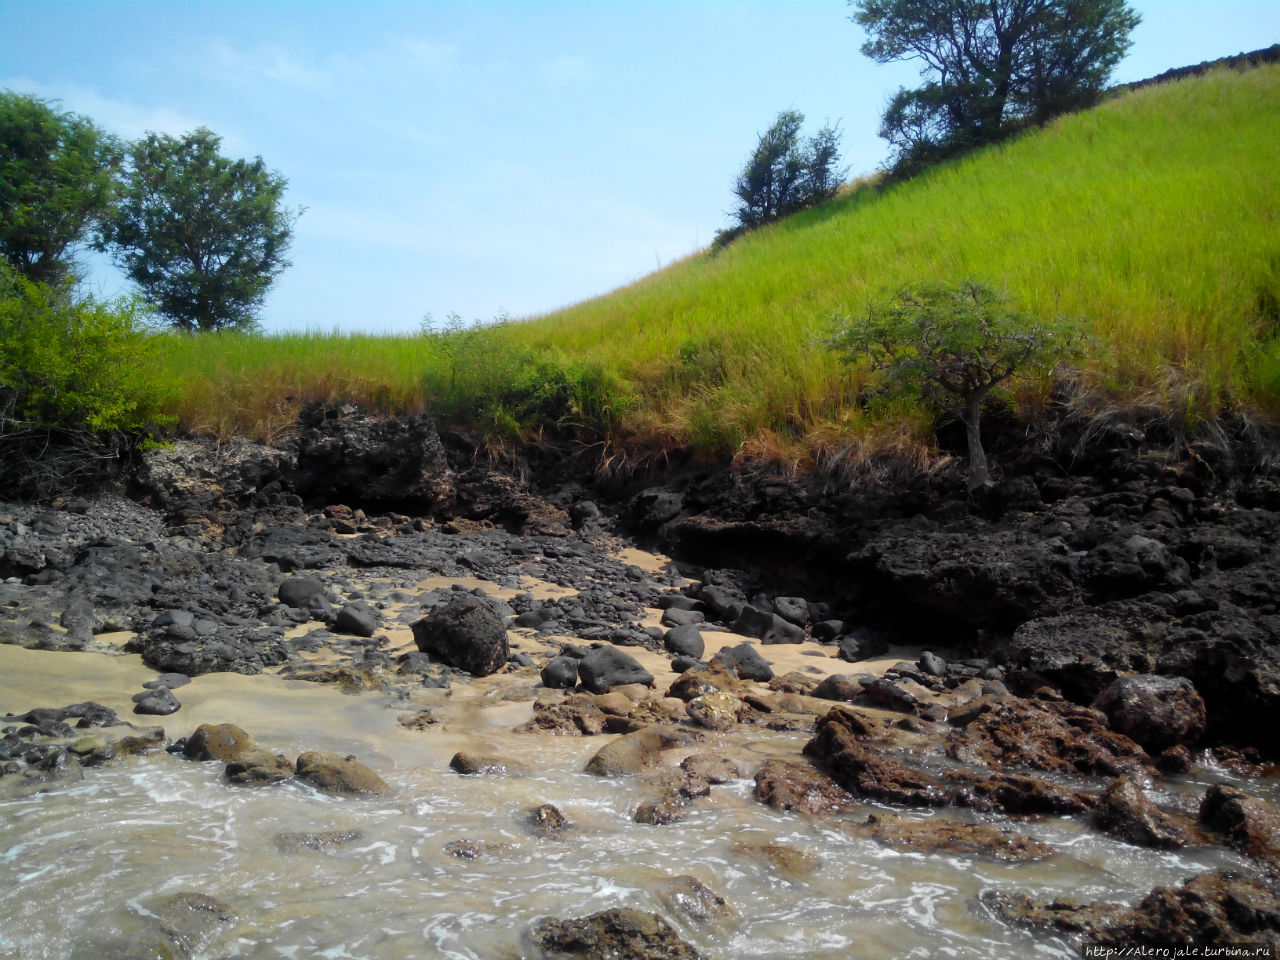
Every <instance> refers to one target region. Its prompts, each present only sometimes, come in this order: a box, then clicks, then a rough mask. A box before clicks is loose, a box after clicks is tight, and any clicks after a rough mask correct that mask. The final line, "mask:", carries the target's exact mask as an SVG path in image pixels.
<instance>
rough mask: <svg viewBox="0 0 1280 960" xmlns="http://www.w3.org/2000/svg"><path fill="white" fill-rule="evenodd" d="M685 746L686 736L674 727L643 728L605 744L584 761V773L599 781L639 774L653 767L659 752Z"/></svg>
mask: <svg viewBox="0 0 1280 960" xmlns="http://www.w3.org/2000/svg"><path fill="white" fill-rule="evenodd" d="M687 742H688V737H687V735H686V734H683V733H681V732H680V731H678V730H677V729H675V728H674V727H645V728H644V729H643V730H637V731H636V732H635V733H628V734H625V735H623V736H621V737H619V738H618V739H617V740H614V741H613V742H612V743H607V744H605V745H604V746H603V747H601V748H600V750H599V751H597V752H596V755H595V756H593V757H592V758H591V759H590V760H588V761H587V766H586V771H587V773H594V774H596V775H597V776H601V777H616V776H625V775H629V774H635V773H639V772H640V771H641V770H643V769H645V768H646V767H651V766H653V765H654V764H655V763H657V762H658V760H659V759H660V758H661V756H662V751H664V750H670V749H671V748H672V747H678V746H682V745H684V744H686V743H687Z"/></svg>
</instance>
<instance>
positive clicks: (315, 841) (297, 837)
mask: <svg viewBox="0 0 1280 960" xmlns="http://www.w3.org/2000/svg"><path fill="white" fill-rule="evenodd" d="M363 839H364V831H363V830H328V831H321V832H317V833H277V834H276V835H275V836H274V837H272V838H271V842H272V843H273V844H274V845H275V848H276V849H277V850H279V851H280V852H281V853H302V852H303V851H304V850H311V851H315V852H317V853H320V852H323V851H325V850H332V849H333V848H334V847H345V846H347V845H348V844H352V843H358V842H359V841H361V840H363Z"/></svg>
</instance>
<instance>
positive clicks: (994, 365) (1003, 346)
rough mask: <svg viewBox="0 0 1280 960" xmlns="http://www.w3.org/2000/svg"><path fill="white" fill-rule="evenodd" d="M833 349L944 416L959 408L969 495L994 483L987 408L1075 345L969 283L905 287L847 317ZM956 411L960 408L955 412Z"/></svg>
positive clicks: (1066, 334) (1065, 330)
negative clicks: (1005, 387)
mask: <svg viewBox="0 0 1280 960" xmlns="http://www.w3.org/2000/svg"><path fill="white" fill-rule="evenodd" d="M832 343H833V346H835V347H836V348H837V349H840V350H843V351H844V352H846V353H847V354H848V357H849V359H850V361H854V362H856V361H859V360H861V358H863V357H866V358H868V359H869V360H870V363H871V368H872V369H873V370H876V371H879V372H880V374H881V381H882V382H883V383H884V385H885V387H886V389H888V390H890V391H901V392H912V393H915V394H916V395H917V396H919V397H920V399H921V400H922V401H923V402H925V403H926V404H928V405H929V406H931V407H933V408H935V409H938V410H944V411H946V410H955V411H956V413H957V414H958V415H959V418H960V420H961V421H962V422H963V423H964V426H965V438H966V440H967V442H968V447H969V489H970V490H971V491H973V490H977V489H980V488H982V487H985V486H987V484H988V470H987V455H986V451H985V450H984V449H983V447H982V431H981V416H982V405H983V403H984V401H985V400H986V399H987V397H988V396H989V395H990V393H991V391H992V390H993V389H994V388H996V387H997V386H999V385H1000V384H1001V383H1003V382H1004V381H1006V380H1008V379H1009V378H1010V377H1013V376H1015V375H1017V374H1019V373H1023V374H1025V373H1026V372H1027V371H1038V370H1043V369H1044V368H1045V367H1046V366H1047V365H1050V364H1051V363H1053V362H1054V361H1055V360H1056V359H1057V358H1059V357H1061V356H1063V355H1065V353H1067V352H1068V351H1069V350H1070V349H1071V347H1072V344H1073V343H1074V334H1073V331H1072V329H1071V328H1070V327H1069V326H1068V325H1066V324H1065V323H1064V324H1062V325H1059V326H1057V328H1056V329H1055V327H1052V326H1049V325H1047V324H1044V323H1042V322H1039V321H1037V320H1035V319H1034V318H1032V317H1030V316H1028V315H1026V314H1022V313H1019V312H1017V311H1016V310H1014V309H1012V307H1011V306H1010V304H1009V302H1008V301H1007V300H1006V299H1005V298H1004V297H1002V296H1000V295H999V294H998V293H996V292H995V291H993V290H992V289H990V288H989V287H987V286H985V285H983V284H981V283H975V282H973V281H970V280H966V281H964V282H962V283H958V284H942V283H927V284H920V285H917V286H912V287H904V288H903V289H901V290H899V291H898V292H897V293H896V294H894V295H893V296H892V297H889V298H887V299H884V300H881V301H879V302H874V303H872V304H871V305H870V307H869V308H868V310H867V313H866V315H865V316H863V317H861V318H858V319H857V320H852V319H848V318H846V319H843V320H842V321H840V329H839V332H838V333H837V334H836V336H835V337H834V338H833V342H832ZM957 408H958V409H957Z"/></svg>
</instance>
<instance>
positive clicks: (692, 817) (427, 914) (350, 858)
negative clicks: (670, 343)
mask: <svg viewBox="0 0 1280 960" xmlns="http://www.w3.org/2000/svg"><path fill="white" fill-rule="evenodd" d="M84 656H86V655H77V654H34V653H31V652H29V651H13V650H12V648H9V649H8V650H6V649H5V648H0V670H3V669H4V668H5V667H6V666H9V667H14V665H15V664H16V665H18V666H19V667H20V666H21V665H22V664H25V663H33V664H34V663H37V662H38V663H40V664H43V665H45V666H43V667H42V668H41V669H49V670H52V669H55V668H56V669H58V670H59V671H60V672H63V673H66V672H68V671H70V672H71V673H72V674H74V672H75V669H76V665H77V664H79V665H80V669H81V670H82V671H83V670H84V665H85V664H86V663H91V662H97V661H85V660H84V659H83V657H84ZM29 658H41V659H39V660H38V661H36V660H30V659H29ZM49 658H52V659H49ZM109 659H111V660H112V661H113V662H114V661H116V660H120V661H122V662H121V663H120V664H119V666H120V667H122V668H124V667H127V666H128V662H127V658H109ZM15 669H16V667H15ZM31 669H35V668H34V667H32V668H31ZM139 669H141V668H139ZM144 672H145V671H144ZM4 675H5V676H6V678H7V679H6V682H5V684H4V688H5V689H4V692H3V696H0V709H2V710H12V709H15V707H14V706H12V704H13V703H15V702H16V700H17V699H21V698H22V697H23V696H26V697H28V698H29V696H30V694H23V693H20V692H18V690H17V688H16V687H15V684H14V683H12V682H10V681H15V682H16V680H15V678H17V677H18V676H19V675H18V674H14V673H12V672H9V673H5V674H4ZM81 677H82V680H81V681H80V682H79V683H72V682H71V681H69V680H68V681H67V682H66V685H65V687H64V689H63V690H62V691H60V692H66V693H68V694H70V693H81V694H83V695H82V696H80V697H79V699H86V698H88V697H89V696H90V695H91V694H90V693H89V692H88V691H87V689H86V687H85V685H86V684H87V685H91V678H87V677H84V675H83V672H82V673H81ZM206 680H207V681H208V682H207V683H204V685H203V687H204V691H205V692H204V693H200V692H199V691H200V685H201V682H202V681H206ZM98 682H101V680H100V678H99V681H98ZM192 688H196V690H195V691H194V692H193V693H192V694H190V695H188V696H187V697H185V698H184V702H185V700H190V701H191V702H192V703H193V704H202V706H199V707H198V708H197V709H195V710H193V712H192V715H191V716H190V717H189V718H186V719H182V717H183V714H182V713H179V714H176V715H175V716H174V717H171V718H167V720H168V721H170V722H169V723H168V724H167V725H169V726H170V727H171V728H172V729H175V730H181V731H182V732H190V730H191V729H193V728H194V725H195V722H197V718H204V717H205V715H206V714H212V713H215V712H216V713H217V714H219V715H218V716H217V719H218V720H228V721H234V722H237V723H240V724H241V725H242V726H244V727H246V728H247V729H248V730H249V731H250V733H252V734H254V735H255V736H256V737H257V739H258V740H259V741H260V742H261V743H262V744H263V745H264V746H267V747H268V748H270V749H272V750H277V751H280V752H285V753H288V754H290V755H293V756H296V754H297V753H299V752H301V751H302V750H306V749H317V748H320V749H336V750H339V751H342V752H344V753H353V754H356V755H357V756H359V757H360V758H361V759H363V760H365V761H366V762H367V763H369V764H370V766H373V767H374V768H375V769H376V770H377V771H378V772H379V773H380V774H381V775H382V776H383V778H384V779H386V780H387V781H388V783H389V784H390V785H391V786H392V788H393V794H392V795H391V796H390V797H382V798H362V799H340V798H334V797H330V796H326V795H324V794H321V793H318V792H317V791H315V790H312V789H310V788H308V787H306V786H304V785H301V784H297V783H292V782H290V783H284V784H278V785H273V786H269V787H252V788H244V787H234V786H231V785H229V784H228V783H226V782H225V780H224V779H223V776H222V765H221V764H219V763H194V762H190V761H186V760H183V759H181V758H180V757H176V756H171V755H168V754H163V753H157V754H152V755H150V756H147V757H142V758H135V759H129V760H124V761H121V762H119V763H116V764H114V765H110V766H107V767H103V768H98V769H95V770H89V771H87V772H86V779H85V780H84V781H82V782H81V783H79V784H76V785H74V786H72V787H70V788H65V789H62V790H59V791H55V792H50V793H46V794H41V795H37V796H32V797H28V798H24V799H19V800H11V801H7V802H3V803H0V891H4V893H3V895H2V896H0V958H3V960H54V958H57V960H64V958H76V960H80V958H81V957H86V956H91V955H92V954H91V953H85V951H86V950H90V949H92V944H94V943H95V942H97V941H98V940H99V939H100V938H102V937H104V936H105V937H109V936H111V935H113V934H115V933H117V932H121V931H126V932H127V931H130V930H136V929H139V928H140V927H144V926H145V925H146V924H147V923H148V922H149V921H148V913H149V905H150V904H154V902H155V901H156V900H157V899H159V898H161V897H163V896H166V895H169V894H173V893H177V892H180V891H195V892H199V893H203V894H207V895H209V896H212V897H215V898H217V899H218V900H220V901H222V902H224V903H226V904H227V905H229V906H230V907H231V908H232V909H233V910H234V911H235V912H236V914H237V915H238V916H239V920H238V921H237V922H236V923H234V924H233V925H231V926H230V927H229V928H228V930H227V932H226V933H225V935H223V936H222V937H221V938H220V939H218V940H217V941H216V942H214V943H213V944H212V945H211V946H210V947H209V948H208V949H207V950H206V951H205V952H204V953H202V954H200V956H201V957H202V958H207V960H219V958H231V957H237V958H241V957H242V958H252V960H257V958H263V960H266V958H270V960H277V958H281V957H285V958H297V960H304V958H351V960H355V958H360V960H365V958H368V960H374V958H377V960H404V958H410V957H413V958H419V957H422V958H432V957H450V958H483V960H493V958H514V957H521V956H525V955H526V952H525V945H524V944H522V942H521V935H522V933H523V932H524V931H525V930H527V928H528V927H529V925H530V924H531V923H532V922H533V921H534V920H536V919H538V918H539V917H543V916H548V915H551V916H558V917H578V916H585V915H586V914H589V913H593V912H596V911H599V910H603V909H606V908H610V907H617V906H629V907H635V908H638V909H642V910H649V911H655V912H658V913H661V914H663V915H664V916H665V917H667V918H668V919H669V920H670V921H671V922H672V923H673V924H674V925H675V926H676V928H677V929H678V931H679V932H680V934H681V935H682V936H683V937H685V939H687V940H688V941H690V942H691V943H692V944H693V945H694V946H695V947H696V948H697V949H698V950H699V951H700V952H701V953H702V954H703V955H704V956H706V957H708V958H726V960H727V958H740V957H744V958H749V957H801V958H832V960H834V958H848V957H851V956H857V957H863V958H881V957H883V958H889V957H895V958H897V957H955V958H979V957H989V958H1001V960H1003V958H1008V957H1013V956H1019V957H1023V956H1044V957H1066V956H1074V953H1073V952H1072V950H1071V948H1070V947H1069V946H1068V944H1067V943H1066V942H1065V941H1058V940H1053V939H1047V938H1044V937H1042V936H1032V935H1030V934H1027V933H1023V932H1019V931H1014V930H1011V929H1009V928H1007V927H1005V926H1003V925H1002V924H1000V923H999V922H998V921H996V920H994V919H993V918H991V917H990V916H989V915H987V913H986V911H985V910H984V909H983V908H982V907H981V906H980V905H979V904H978V902H977V900H978V896H979V894H980V893H981V892H982V891H983V890H984V889H991V888H994V889H1001V890H1008V891H1020V892H1027V893H1035V894H1037V895H1042V896H1055V895H1057V896H1066V897H1072V898H1077V899H1085V900H1089V899H1107V900H1115V901H1124V902H1131V901H1134V900H1136V899H1138V898H1140V897H1141V896H1142V895H1144V894H1145V893H1146V892H1147V891H1148V890H1150V888H1151V887H1152V886H1154V885H1156V884H1172V883H1178V882H1181V881H1182V880H1183V879H1185V878H1186V877H1188V876H1190V875H1191V874H1194V873H1196V872H1198V871H1200V870H1204V869H1215V868H1220V867H1224V866H1236V867H1242V866H1245V864H1244V862H1243V861H1242V860H1240V859H1239V858H1237V857H1236V856H1235V855H1234V854H1231V853H1229V852H1227V851H1225V850H1223V849H1221V848H1216V847H1215V848H1203V849H1199V850H1192V851H1181V852H1165V851H1151V850H1141V849H1138V848H1135V847H1130V846H1127V845H1124V844H1121V843H1118V842H1115V841H1112V840H1109V839H1107V838H1105V837H1102V836H1099V835H1097V834H1095V833H1094V832H1093V831H1092V830H1090V829H1089V828H1088V827H1087V826H1086V825H1085V824H1083V823H1081V822H1079V821H1076V820H1071V819H1062V818H1048V819H1043V820H1035V821H1026V822H1022V823H1019V824H1016V825H1014V827H1015V829H1018V830H1021V831H1023V832H1026V833H1030V834H1032V835H1033V836H1035V837H1037V838H1039V839H1041V840H1044V841H1046V842H1049V843H1052V844H1054V845H1055V846H1057V847H1058V848H1059V849H1060V851H1061V852H1060V853H1058V854H1057V855H1056V856H1053V857H1051V858H1049V859H1047V860H1044V861H1040V862H1036V863H1029V864H1007V863H997V862H994V861H987V860H981V859H972V858H962V857H952V856H941V855H922V854H917V853H901V852H898V851H895V850H893V849H890V848H888V847H886V846H883V845H881V844H879V843H877V842H875V841H873V840H868V839H862V838H853V837H850V836H849V835H848V834H846V833H844V832H843V831H841V830H840V829H839V826H838V824H831V823H824V822H821V821H816V820H811V819H809V818H806V817H803V816H799V815H795V814H785V813H779V812H777V811H774V810H772V809H770V808H768V807H765V806H764V805H763V804H760V803H758V802H756V801H755V800H754V799H752V797H751V788H752V782H751V781H750V780H749V779H742V780H738V781H734V782H732V783H730V784H726V785H723V786H715V787H713V788H712V792H711V796H710V797H707V798H703V799H700V800H697V801H695V802H694V803H693V804H691V805H690V806H689V807H688V808H687V811H686V812H687V816H686V818H685V819H684V820H682V821H680V822H677V823H673V824H668V825H664V826H650V825H644V824H637V823H635V822H633V820H632V814H633V812H634V810H635V807H636V806H637V805H638V804H639V803H641V802H642V801H644V800H646V799H650V798H652V797H653V796H654V793H653V791H652V789H651V788H646V787H645V786H644V784H643V783H642V782H640V781H638V780H635V779H628V778H617V779H601V778H598V777H594V776H591V775H588V774H585V773H583V772H582V768H583V766H584V764H585V763H586V761H587V759H588V758H589V757H590V756H591V755H592V754H593V753H594V752H595V751H596V750H598V749H599V748H600V747H601V746H602V745H603V744H604V743H605V742H606V740H607V738H602V737H593V738H567V737H560V738H558V737H549V736H535V735H525V736H516V735H514V734H511V733H510V732H509V730H510V727H511V726H512V725H514V724H515V723H518V722H519V721H520V719H521V718H522V717H523V716H527V714H528V710H529V706H528V704H527V703H510V702H505V701H501V700H495V699H488V698H486V697H484V696H483V695H476V696H473V697H471V698H470V699H468V698H467V697H466V696H463V695H462V694H459V695H458V696H456V697H453V698H449V697H445V696H444V695H443V694H442V695H441V701H440V703H439V704H438V706H437V709H438V712H439V713H440V715H441V716H442V718H443V719H444V723H443V724H442V728H435V729H432V730H427V731H423V732H412V731H407V730H403V729H400V728H398V727H397V726H396V725H395V723H394V713H393V712H392V711H390V710H388V709H387V706H386V703H385V702H384V701H383V700H382V698H381V697H380V696H378V695H362V696H343V695H341V694H338V693H337V692H336V691H334V690H332V689H327V688H317V687H315V686H314V685H305V684H299V683H286V682H284V681H278V680H276V679H275V678H223V679H217V678H201V679H200V680H198V681H197V683H196V684H193V685H192ZM28 689H30V688H28ZM183 689H184V690H188V689H191V688H183ZM481 691H482V688H481ZM179 693H180V695H181V693H182V691H179ZM45 699H47V698H42V699H41V704H40V705H54V704H51V703H45V702H44V701H45ZM73 699H74V698H73ZM65 702H72V701H71V699H68V700H66V701H65ZM34 705H37V704H35V703H29V704H27V706H26V707H22V708H21V709H26V708H29V706H34ZM56 705H61V702H59V703H58V704H56ZM185 709H186V708H185V707H184V711H185ZM317 711H324V712H323V713H318V712H317ZM122 715H123V711H122ZM805 739H806V736H805V735H804V734H794V733H792V734H787V733H771V732H769V731H764V730H759V731H754V730H753V731H748V732H747V733H745V734H739V735H737V736H735V738H733V739H732V740H728V739H723V738H712V739H709V740H708V741H706V742H705V743H702V744H698V745H696V746H694V747H690V748H687V749H677V750H673V751H670V752H668V754H667V755H666V758H667V760H668V761H669V762H670V763H673V764H674V763H678V762H679V760H681V759H682V758H683V757H684V756H686V755H688V754H689V753H693V752H713V753H715V752H718V753H723V754H727V755H731V756H733V757H734V758H735V759H737V760H739V762H740V763H741V764H742V765H743V767H744V769H745V770H747V771H748V772H753V771H754V768H755V765H758V763H759V761H761V760H763V759H764V758H765V757H766V756H771V755H784V756H793V755H795V753H796V751H798V749H799V747H800V746H801V745H802V744H803V742H804V740H805ZM464 748H465V749H471V750H474V751H476V752H480V753H499V754H501V755H503V756H506V757H508V758H511V759H514V760H518V761H519V762H520V763H521V764H523V766H524V767H525V768H526V769H527V770H528V771H529V775H526V776H511V775H508V776H501V777H499V776H473V777H463V776H459V775H457V774H455V773H453V772H452V771H450V770H449V769H448V759H449V757H450V756H452V754H453V752H454V751H456V750H458V749H464ZM1199 776H1201V777H1207V776H1213V777H1215V778H1220V777H1221V776H1222V775H1221V774H1220V773H1215V772H1212V771H1203V770H1202V771H1200V774H1199ZM1185 786H1186V788H1187V789H1191V788H1192V787H1193V786H1194V785H1193V784H1190V783H1188V784H1186V785H1185ZM542 803H554V804H555V805H556V806H557V807H558V808H559V809H560V810H561V811H562V812H563V813H564V814H565V816H566V817H567V818H568V819H569V820H570V821H571V822H572V823H573V824H574V825H575V829H573V830H572V831H571V832H569V833H568V834H567V835H566V837H565V839H563V840H551V839H544V838H542V837H539V836H537V835H535V834H534V833H533V832H532V831H531V830H530V828H529V827H528V826H527V825H526V823H525V819H526V817H527V813H528V811H529V810H531V809H532V808H533V807H535V806H537V805H539V804H542ZM874 809H876V808H875V807H874V806H871V805H868V806H867V808H866V812H871V811H873V810H874ZM934 815H935V816H964V814H962V813H960V812H958V811H941V812H938V813H935V814H934ZM850 819H859V820H860V819H863V815H862V814H855V815H853V816H851V817H850ZM350 830H359V831H361V833H362V835H361V837H360V839H358V840H356V841H355V842H352V843H350V844H347V845H344V846H339V847H334V848H331V849H327V850H324V851H315V850H309V849H302V850H294V851H290V850H288V849H282V848H281V847H280V846H279V845H278V844H277V841H276V837H277V835H278V834H281V833H290V832H315V831H350ZM462 839H466V840H472V841H482V842H485V843H488V844H493V845H495V846H494V847H493V848H492V849H491V850H490V852H488V853H487V854H486V855H485V856H482V857H481V858H479V859H476V860H463V859H459V858H457V857H455V856H453V855H451V854H450V853H448V852H447V851H446V849H445V848H446V845H448V844H449V843H451V842H453V841H456V840H462ZM765 844H785V845H788V846H791V847H794V848H797V849H799V850H802V851H805V852H807V853H810V854H813V855H816V856H817V857H818V859H819V861H820V862H819V865H818V867H817V868H816V869H815V870H814V871H813V872H812V873H810V874H807V875H788V874H784V873H780V872H779V870H778V869H777V868H776V867H775V866H774V865H773V864H772V863H771V862H770V860H769V859H768V858H767V857H766V856H764V855H763V854H760V853H758V852H753V851H755V850H757V849H758V848H759V847H760V846H762V845H765ZM680 874H689V875H692V876H694V877H696V878H697V879H699V880H701V881H702V882H703V883H705V884H706V885H707V886H709V887H711V888H712V889H713V890H714V891H716V892H717V893H718V894H720V895H721V896H723V897H724V898H725V899H726V900H727V901H728V903H729V904H730V905H731V906H732V907H733V908H734V910H735V911H736V914H737V916H736V918H735V919H733V920H730V921H728V922H726V923H724V924H723V925H718V926H702V925H699V924H698V923H696V922H694V921H692V920H689V919H687V918H685V917H683V916H682V915H681V914H679V913H678V912H674V911H673V910H672V909H671V908H670V907H669V905H668V904H667V903H665V902H664V900H663V898H662V897H661V895H660V891H661V885H662V882H663V880H664V879H665V878H669V877H673V876H677V875H680Z"/></svg>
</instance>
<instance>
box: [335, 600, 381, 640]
mask: <svg viewBox="0 0 1280 960" xmlns="http://www.w3.org/2000/svg"><path fill="white" fill-rule="evenodd" d="M377 629H378V612H377V611H376V610H374V609H373V607H371V606H369V604H368V603H366V602H365V601H363V600H357V601H356V602H355V603H348V604H344V605H343V607H342V609H341V610H339V611H338V615H337V617H335V618H334V621H333V632H334V633H347V634H351V635H352V636H355V637H372V636H373V634H374V632H375V631H376V630H377Z"/></svg>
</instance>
